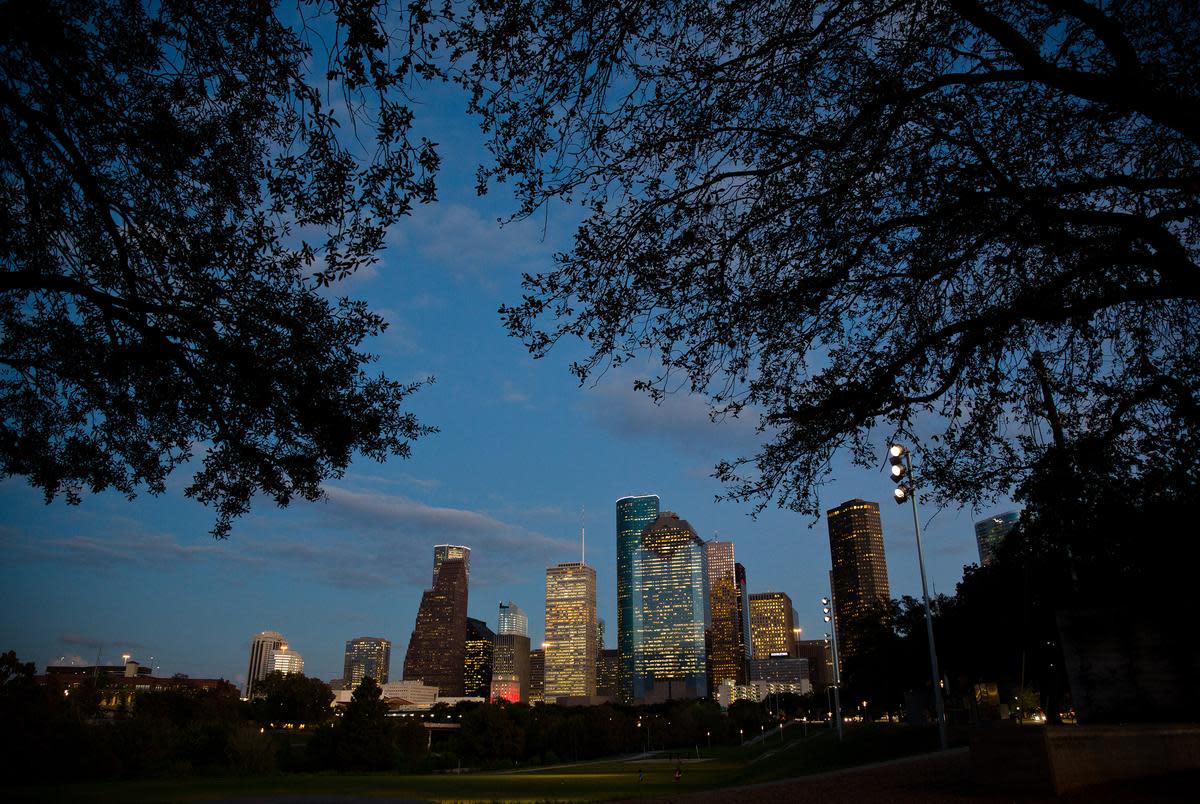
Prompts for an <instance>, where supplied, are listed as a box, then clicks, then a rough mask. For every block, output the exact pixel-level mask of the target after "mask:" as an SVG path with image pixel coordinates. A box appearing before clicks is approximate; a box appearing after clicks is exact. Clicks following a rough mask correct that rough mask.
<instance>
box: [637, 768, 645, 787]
mask: <svg viewBox="0 0 1200 804" xmlns="http://www.w3.org/2000/svg"><path fill="white" fill-rule="evenodd" d="M644 781H646V772H645V771H643V770H642V769H641V768H638V784H641V783H642V782H644Z"/></svg>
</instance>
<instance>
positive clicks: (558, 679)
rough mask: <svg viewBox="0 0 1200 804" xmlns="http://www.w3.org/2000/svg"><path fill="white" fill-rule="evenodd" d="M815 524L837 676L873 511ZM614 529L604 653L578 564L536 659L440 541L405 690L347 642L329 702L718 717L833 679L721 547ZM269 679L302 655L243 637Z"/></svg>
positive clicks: (857, 506)
mask: <svg viewBox="0 0 1200 804" xmlns="http://www.w3.org/2000/svg"><path fill="white" fill-rule="evenodd" d="M827 523H828V530H829V544H830V553H831V558H832V568H831V572H830V591H831V592H832V595H831V597H832V599H833V604H832V608H833V611H832V616H833V618H834V619H835V623H834V625H835V626H836V632H837V633H838V634H839V636H840V644H839V645H838V651H839V654H840V659H841V663H842V666H843V667H844V666H845V665H846V663H848V662H853V661H854V655H855V653H856V651H857V647H858V646H857V644H856V641H855V634H856V633H857V631H858V630H859V629H858V628H857V626H858V625H859V624H861V623H862V622H863V621H864V620H866V619H868V618H872V617H877V616H879V613H880V611H881V610H882V609H881V606H882V605H884V604H886V603H887V601H889V600H890V588H889V585H888V574H887V564H886V560H885V557H884V547H883V529H882V524H881V520H880V512H879V505H878V503H875V502H868V501H865V500H859V499H855V500H849V501H847V502H845V503H842V504H841V505H839V506H837V507H835V508H832V509H830V510H829V511H828V512H827ZM982 524H983V523H981V525H982ZM1005 524H1007V522H1006V523H1005ZM615 531H616V548H617V550H616V595H617V599H616V610H617V628H616V631H617V633H616V643H617V644H616V648H615V649H611V650H610V649H606V648H605V644H604V628H605V624H604V621H603V620H601V619H599V618H598V617H597V600H596V594H597V593H596V589H597V572H596V569H595V568H594V567H591V566H589V565H588V564H587V563H586V560H585V557H584V556H581V557H580V560H579V561H572V562H564V563H560V564H557V565H555V566H552V567H548V568H547V569H546V575H545V581H546V585H545V589H546V594H545V638H544V640H543V642H542V644H541V646H540V647H539V648H536V649H534V648H533V647H532V645H531V641H530V636H529V620H528V617H527V615H526V614H525V613H524V612H523V611H522V610H521V609H520V607H519V606H517V605H516V604H515V603H513V602H502V603H500V604H499V608H498V610H497V613H496V621H495V624H496V628H495V630H494V631H493V630H492V628H491V627H490V626H489V624H488V623H486V622H484V621H482V620H478V619H474V618H471V617H469V616H468V614H467V605H468V599H469V595H468V593H469V584H470V567H471V548H470V547H467V546H464V545H448V544H446V545H437V546H436V547H434V555H433V574H432V578H431V586H430V588H428V589H426V590H425V591H424V593H423V594H422V597H421V603H420V606H419V608H418V611H417V616H416V621H415V623H414V627H413V631H412V635H411V638H410V639H409V643H408V649H407V652H406V654H405V657H404V664H403V680H402V681H399V682H391V681H389V665H390V652H391V645H390V643H389V642H388V640H386V639H383V638H380V637H359V638H356V639H352V640H350V641H348V642H347V643H346V651H345V667H344V672H343V678H342V679H341V680H340V681H341V683H340V685H335V686H340V687H341V688H342V689H343V690H345V691H346V693H345V695H343V694H342V693H341V692H339V698H341V697H346V696H347V695H348V694H349V692H348V691H350V690H353V689H354V688H355V687H357V685H358V684H359V683H361V681H362V680H363V679H364V678H367V677H370V678H373V679H374V680H375V681H376V682H377V683H379V684H380V685H381V687H383V690H384V696H385V698H387V699H388V700H389V703H391V704H392V705H395V706H399V707H406V706H411V707H425V706H429V705H432V703H433V702H434V701H435V700H441V701H453V700H458V699H463V698H467V699H474V700H492V701H500V700H504V701H510V702H525V703H537V702H547V703H559V704H567V705H570V704H591V703H600V702H603V701H608V700H616V701H620V702H624V703H637V704H642V703H645V704H649V703H658V702H663V701H669V700H677V699H687V698H704V697H710V696H711V697H714V698H717V699H718V700H720V701H721V703H722V704H723V705H726V706H727V705H728V704H730V703H732V702H733V701H735V700H743V699H752V700H762V699H763V698H765V697H766V696H767V695H769V694H772V693H777V692H794V693H805V692H808V691H810V690H811V689H813V687H814V686H815V687H822V686H826V685H829V684H831V683H834V682H835V679H834V668H833V662H832V655H831V650H830V644H829V640H828V638H827V637H826V638H825V639H801V629H800V628H799V627H798V625H797V622H798V619H799V618H798V615H797V613H796V610H795V608H794V606H793V602H792V600H791V598H790V597H789V596H788V595H787V594H786V593H784V592H778V591H763V592H756V593H750V592H749V590H748V587H747V573H746V568H745V567H744V566H743V565H742V564H741V563H739V562H738V561H737V560H736V559H735V554H734V543H733V542H732V541H727V540H719V539H716V538H714V539H711V540H708V541H705V540H703V539H701V538H700V537H699V536H698V535H697V533H696V530H695V528H693V527H692V525H691V524H690V523H689V522H688V521H687V520H686V519H683V518H681V517H680V516H679V515H678V514H676V513H674V512H671V511H666V510H662V509H661V506H660V499H659V497H658V495H655V494H646V495H637V496H629V497H622V498H620V499H619V500H617V501H616V528H615ZM980 542H981V554H982V553H983V550H982V544H983V539H982V538H981V539H980ZM824 591H825V590H814V595H813V597H814V598H816V597H819V596H820V595H821V594H823V593H824ZM273 670H278V671H281V672H284V673H288V672H300V671H302V670H303V659H302V658H301V657H300V655H299V654H298V653H297V652H296V651H295V650H292V649H290V648H289V646H288V645H287V643H286V640H284V638H283V636H282V635H281V634H279V633H277V632H274V631H264V632H262V633H260V634H258V635H256V636H255V638H254V640H253V642H252V646H251V656H250V668H249V672H248V675H247V679H248V681H247V694H248V695H250V696H253V694H254V685H255V684H256V683H258V682H259V681H261V679H262V678H264V677H265V676H266V674H267V673H269V672H271V671H273Z"/></svg>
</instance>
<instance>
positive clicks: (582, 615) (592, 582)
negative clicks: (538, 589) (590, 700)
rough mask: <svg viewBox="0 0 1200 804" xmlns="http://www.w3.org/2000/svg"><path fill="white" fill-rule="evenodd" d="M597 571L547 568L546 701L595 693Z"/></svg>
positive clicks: (576, 565)
mask: <svg viewBox="0 0 1200 804" xmlns="http://www.w3.org/2000/svg"><path fill="white" fill-rule="evenodd" d="M596 654H597V651H596V570H594V569H592V568H591V567H589V566H588V565H587V564H584V563H582V562H579V561H571V562H568V563H566V564H559V565H557V566H554V567H549V568H547V569H546V693H545V694H546V701H547V702H552V701H553V700H554V699H555V698H558V697H560V696H574V695H595V694H596Z"/></svg>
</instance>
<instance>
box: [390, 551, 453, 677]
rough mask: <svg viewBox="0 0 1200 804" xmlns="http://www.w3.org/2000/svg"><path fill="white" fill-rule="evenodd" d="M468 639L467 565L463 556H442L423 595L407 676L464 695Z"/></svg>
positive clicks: (406, 658) (406, 665)
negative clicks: (429, 587) (430, 584)
mask: <svg viewBox="0 0 1200 804" xmlns="http://www.w3.org/2000/svg"><path fill="white" fill-rule="evenodd" d="M436 561H437V558H436V555H435V562H436ZM466 641H467V565H466V562H465V561H464V560H463V559H461V558H445V557H443V558H442V560H441V562H440V563H438V569H437V577H436V578H435V579H434V584H433V588H432V589H427V590H426V591H425V593H424V594H423V595H422V596H421V607H420V608H419V609H418V610H417V622H416V625H415V626H414V627H413V632H412V638H411V639H409V641H408V652H407V653H406V654H405V656H404V680H405V681H424V682H425V683H426V684H428V685H430V686H434V687H437V688H438V692H439V694H440V695H443V696H447V697H461V696H462V694H463V669H464V662H465V661H466Z"/></svg>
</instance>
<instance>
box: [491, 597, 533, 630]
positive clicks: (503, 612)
mask: <svg viewBox="0 0 1200 804" xmlns="http://www.w3.org/2000/svg"><path fill="white" fill-rule="evenodd" d="M496 633H497V634H520V635H521V636H523V637H527V636H529V617H528V616H526V614H525V612H523V611H521V608H520V607H519V606H518V605H517V604H516V603H513V602H511V601H510V602H508V603H501V604H500V616H499V618H498V619H497V621H496Z"/></svg>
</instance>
